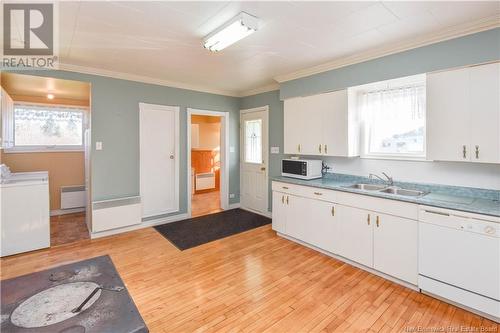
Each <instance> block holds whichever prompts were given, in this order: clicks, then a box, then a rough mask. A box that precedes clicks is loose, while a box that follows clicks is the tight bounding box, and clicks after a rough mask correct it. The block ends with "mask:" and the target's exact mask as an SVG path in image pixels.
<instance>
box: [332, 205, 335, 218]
mask: <svg viewBox="0 0 500 333" xmlns="http://www.w3.org/2000/svg"><path fill="white" fill-rule="evenodd" d="M332 216H335V206H332Z"/></svg>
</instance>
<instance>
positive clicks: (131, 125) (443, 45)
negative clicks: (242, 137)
mask: <svg viewBox="0 0 500 333" xmlns="http://www.w3.org/2000/svg"><path fill="white" fill-rule="evenodd" d="M498 59H500V28H497V29H492V30H489V31H484V32H480V33H477V34H473V35H469V36H465V37H460V38H456V39H453V40H448V41H444V42H440V43H436V44H432V45H428V46H424V47H420V48H417V49H413V50H409V51H405V52H401V53H398V54H393V55H389V56H385V57H382V58H378V59H374V60H370V61H366V62H363V63H359V64H355V65H350V66H346V67H343V68H339V69H335V70H331V71H328V72H324V73H319V74H315V75H311V76H308V77H304V78H300V79H296V80H292V81H288V82H284V83H283V84H282V85H281V87H280V90H276V91H271V92H266V93H261V94H257V95H254V96H248V97H243V98H236V97H228V96H221V95H216V94H208V93H202V92H196V91H191V90H185V89H177V88H170V87H164V86H159V85H153V84H146V83H140V82H135V81H127V80H120V79H113V78H108V77H103V76H97V75H88V74H79V73H73V72H66V71H22V72H20V73H21V74H23V73H24V74H30V75H39V76H49V77H56V78H61V79H68V80H78V81H86V82H90V83H91V85H92V148H93V153H92V187H93V200H94V201H96V200H105V199H113V198H119V197H125V196H135V195H138V194H139V112H138V110H139V107H138V103H139V102H145V103H152V104H164V105H175V106H180V107H181V118H180V122H181V129H180V134H181V142H180V148H181V149H180V155H181V156H180V162H181V163H180V177H181V178H180V213H184V212H186V207H187V201H186V200H187V184H186V183H187V182H186V177H187V174H186V172H187V150H186V142H187V137H186V135H187V127H186V108H187V107H192V108H199V109H206V110H216V111H225V112H229V120H230V129H229V131H230V133H229V143H230V146H233V147H234V148H235V151H234V153H230V165H229V192H230V193H234V194H235V198H232V199H230V203H238V202H239V193H240V191H239V124H238V123H239V110H240V109H248V108H253V107H259V106H264V105H269V120H270V123H269V144H270V146H271V147H272V146H277V147H279V148H280V154H270V156H269V162H270V163H269V176H270V177H273V176H277V175H279V174H280V161H281V159H282V158H283V157H284V155H283V154H282V152H283V103H282V102H281V101H280V99H281V100H282V99H285V98H290V97H294V96H303V95H311V94H317V93H321V92H326V91H333V90H338V89H344V88H346V87H349V86H354V85H358V84H364V83H369V82H374V81H380V80H386V79H391V78H397V77H402V76H407V75H413V74H419V73H425V72H430V71H435V70H440V69H446V68H452V67H457V66H463V65H469V64H476V63H481V62H487V61H492V60H498ZM96 141H102V142H103V150H102V151H95V150H94V148H95V142H96ZM269 188H270V186H269ZM269 203H270V205H269V209H271V196H270V197H269Z"/></svg>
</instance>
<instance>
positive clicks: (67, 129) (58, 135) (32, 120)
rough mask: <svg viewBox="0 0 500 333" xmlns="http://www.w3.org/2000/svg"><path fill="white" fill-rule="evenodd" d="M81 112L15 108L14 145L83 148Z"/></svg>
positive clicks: (64, 109) (31, 107)
mask: <svg viewBox="0 0 500 333" xmlns="http://www.w3.org/2000/svg"><path fill="white" fill-rule="evenodd" d="M83 116H84V111H83V110H81V109H72V108H61V107H47V106H38V105H17V106H15V109H14V134H15V135H14V145H15V146H83Z"/></svg>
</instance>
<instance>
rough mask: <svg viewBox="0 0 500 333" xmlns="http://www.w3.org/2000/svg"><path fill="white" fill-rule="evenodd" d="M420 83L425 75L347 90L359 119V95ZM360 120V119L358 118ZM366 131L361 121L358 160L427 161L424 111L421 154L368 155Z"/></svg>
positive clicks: (364, 124) (365, 125) (365, 126)
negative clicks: (422, 149)
mask: <svg viewBox="0 0 500 333" xmlns="http://www.w3.org/2000/svg"><path fill="white" fill-rule="evenodd" d="M422 81H423V82H425V74H419V75H413V76H408V77H404V78H398V79H393V80H387V81H381V82H374V83H369V84H365V85H362V86H357V87H352V88H350V89H349V90H351V91H350V94H353V95H351V96H354V98H353V102H354V107H355V108H356V109H357V110H356V112H357V114H358V117H360V116H361V113H360V110H359V105H358V96H360V95H361V94H363V93H366V92H368V91H373V90H384V89H391V88H396V87H403V86H411V85H415V84H416V83H420V82H422ZM360 119H362V118H360ZM368 131H369V129H368V125H367V124H366V123H365V121H364V120H363V119H362V122H361V126H360V158H363V159H376V160H399V161H421V162H425V161H429V160H428V159H427V110H426V117H425V125H424V137H423V146H424V151H423V153H422V154H408V153H397V154H393V153H387V154H384V153H369V152H368V145H369V142H368V140H369V137H368V135H367V134H368Z"/></svg>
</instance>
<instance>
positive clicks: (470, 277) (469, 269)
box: [418, 207, 500, 321]
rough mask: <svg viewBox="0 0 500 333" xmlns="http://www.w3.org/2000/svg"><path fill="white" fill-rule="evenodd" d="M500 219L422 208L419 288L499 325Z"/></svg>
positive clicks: (420, 215)
mask: <svg viewBox="0 0 500 333" xmlns="http://www.w3.org/2000/svg"><path fill="white" fill-rule="evenodd" d="M499 222H500V219H498V218H495V217H489V216H483V215H481V216H478V215H475V214H474V215H471V214H467V213H463V214H462V213H461V212H458V211H451V210H444V209H437V208H432V207H421V209H420V212H419V267H418V269H419V278H418V286H419V288H420V289H421V290H422V291H424V292H427V293H430V294H432V295H435V296H438V297H442V298H445V299H448V300H450V301H452V302H454V303H456V304H457V305H462V306H465V307H467V308H470V309H472V310H476V311H479V312H480V313H481V314H485V315H487V316H488V317H490V318H493V319H495V320H497V321H498V320H500V223H499Z"/></svg>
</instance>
